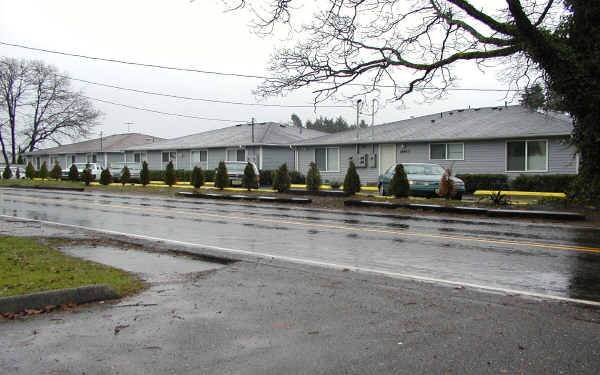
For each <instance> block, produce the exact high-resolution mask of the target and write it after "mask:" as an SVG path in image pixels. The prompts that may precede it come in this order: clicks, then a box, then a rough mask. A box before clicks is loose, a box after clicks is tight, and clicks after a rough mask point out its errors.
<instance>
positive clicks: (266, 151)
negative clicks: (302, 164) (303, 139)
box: [259, 146, 296, 171]
mask: <svg viewBox="0 0 600 375" xmlns="http://www.w3.org/2000/svg"><path fill="white" fill-rule="evenodd" d="M262 155H263V162H262V169H264V170H275V169H278V168H279V167H281V164H283V163H285V164H287V168H288V170H290V171H293V170H294V169H295V164H296V163H295V160H294V150H293V149H291V148H289V147H269V146H264V147H263V150H262ZM259 165H260V164H259Z"/></svg>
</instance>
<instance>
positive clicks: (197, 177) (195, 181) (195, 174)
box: [191, 166, 204, 189]
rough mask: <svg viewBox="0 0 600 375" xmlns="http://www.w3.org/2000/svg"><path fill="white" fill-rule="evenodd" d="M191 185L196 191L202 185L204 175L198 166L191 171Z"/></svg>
mask: <svg viewBox="0 0 600 375" xmlns="http://www.w3.org/2000/svg"><path fill="white" fill-rule="evenodd" d="M191 183H192V185H193V186H194V188H196V189H198V188H199V187H200V186H202V185H204V173H203V172H202V168H200V167H198V166H196V167H194V170H193V171H192V181H191Z"/></svg>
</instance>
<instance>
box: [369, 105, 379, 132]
mask: <svg viewBox="0 0 600 375" xmlns="http://www.w3.org/2000/svg"><path fill="white" fill-rule="evenodd" d="M375 103H377V104H379V102H377V99H373V108H372V109H371V139H372V138H373V137H374V131H373V126H374V125H375Z"/></svg>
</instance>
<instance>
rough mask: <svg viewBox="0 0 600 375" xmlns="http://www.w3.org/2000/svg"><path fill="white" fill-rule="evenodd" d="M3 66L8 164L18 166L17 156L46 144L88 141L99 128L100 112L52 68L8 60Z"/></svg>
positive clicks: (0, 78) (2, 140)
mask: <svg viewBox="0 0 600 375" xmlns="http://www.w3.org/2000/svg"><path fill="white" fill-rule="evenodd" d="M0 63H1V65H0V87H1V88H2V106H1V109H2V112H4V113H6V115H7V119H6V120H4V121H3V123H4V122H5V123H6V125H5V126H3V127H0V143H1V146H2V152H3V156H4V160H5V161H6V163H7V164H9V163H15V162H16V158H17V153H18V152H22V151H34V150H35V149H37V148H38V147H39V145H42V144H44V143H46V142H53V143H55V144H60V143H61V142H62V140H64V139H76V138H79V137H85V136H87V135H88V134H89V132H90V130H91V129H92V128H93V127H94V126H95V125H96V121H97V119H98V117H99V116H100V112H99V111H97V110H95V109H94V108H93V107H92V105H91V103H90V102H89V100H87V99H86V98H85V97H84V96H83V95H82V94H81V93H80V92H75V91H73V90H72V89H71V88H70V82H69V79H68V78H66V77H65V76H63V75H60V74H58V73H57V70H56V68H54V67H53V66H50V65H46V64H44V63H43V62H41V61H25V60H16V59H9V58H4V59H2V60H1V61H0ZM4 129H6V132H1V131H2V130H4ZM5 133H6V134H5ZM5 137H6V138H5ZM5 139H8V141H9V143H10V152H11V156H10V157H9V155H8V152H7V147H6V146H7V145H6V144H5V143H6V142H5Z"/></svg>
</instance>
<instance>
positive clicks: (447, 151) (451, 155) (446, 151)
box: [429, 143, 465, 160]
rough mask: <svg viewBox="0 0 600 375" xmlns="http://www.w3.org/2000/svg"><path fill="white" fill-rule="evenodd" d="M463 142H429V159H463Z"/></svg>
mask: <svg viewBox="0 0 600 375" xmlns="http://www.w3.org/2000/svg"><path fill="white" fill-rule="evenodd" d="M464 158H465V145H464V143H430V144H429V159H430V160H464Z"/></svg>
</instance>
